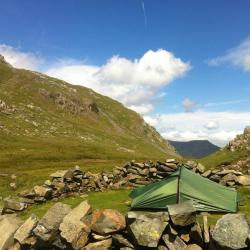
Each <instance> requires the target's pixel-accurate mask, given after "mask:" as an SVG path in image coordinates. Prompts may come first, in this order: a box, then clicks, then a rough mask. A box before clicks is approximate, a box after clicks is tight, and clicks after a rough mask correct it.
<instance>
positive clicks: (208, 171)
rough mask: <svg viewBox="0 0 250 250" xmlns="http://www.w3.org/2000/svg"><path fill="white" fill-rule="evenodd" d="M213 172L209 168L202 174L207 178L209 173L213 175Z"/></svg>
mask: <svg viewBox="0 0 250 250" xmlns="http://www.w3.org/2000/svg"><path fill="white" fill-rule="evenodd" d="M211 173H212V171H211V170H210V169H209V170H207V171H205V172H204V173H203V174H202V176H203V177H205V178H207V177H208V176H209V175H211Z"/></svg>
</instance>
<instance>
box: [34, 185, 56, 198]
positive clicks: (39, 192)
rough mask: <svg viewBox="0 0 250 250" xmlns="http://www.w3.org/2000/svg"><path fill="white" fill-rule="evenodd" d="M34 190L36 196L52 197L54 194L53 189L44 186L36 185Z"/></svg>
mask: <svg viewBox="0 0 250 250" xmlns="http://www.w3.org/2000/svg"><path fill="white" fill-rule="evenodd" d="M33 190H34V192H35V194H36V196H39V197H44V198H45V199H48V198H50V197H51V194H52V189H51V188H48V187H44V186H34V188H33Z"/></svg>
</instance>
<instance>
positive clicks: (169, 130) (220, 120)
mask: <svg viewBox="0 0 250 250" xmlns="http://www.w3.org/2000/svg"><path fill="white" fill-rule="evenodd" d="M144 118H145V120H146V121H147V122H148V123H150V124H151V125H154V126H155V127H156V128H157V130H158V131H159V132H160V133H161V134H162V135H163V136H164V137H165V138H167V139H170V140H177V141H189V140H201V139H208V140H210V141H211V142H213V143H215V144H217V145H220V146H222V145H225V144H226V143H227V142H228V141H229V140H231V139H233V138H234V137H235V136H236V135H237V134H240V133H242V131H243V129H244V128H245V127H246V126H247V125H249V124H250V112H237V113H236V112H205V111H197V112H193V113H175V114H162V115H154V116H145V117H144ZM212 127H213V129H212ZM208 128H210V129H208Z"/></svg>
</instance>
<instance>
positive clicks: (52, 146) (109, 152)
mask: <svg viewBox="0 0 250 250" xmlns="http://www.w3.org/2000/svg"><path fill="white" fill-rule="evenodd" d="M0 104H1V106H0V174H15V175H16V176H17V190H16V191H15V192H13V191H11V190H10V188H9V183H10V178H9V177H1V175H0V197H6V196H9V195H12V196H14V195H16V194H17V193H19V192H20V191H23V190H25V189H30V188H32V187H33V186H34V185H38V184H41V183H43V182H44V181H45V180H46V179H47V178H48V177H49V174H50V173H52V172H55V171H56V170H58V169H65V168H67V169H68V168H71V167H74V166H75V165H79V166H80V167H81V168H82V169H83V170H84V171H91V172H96V171H98V172H100V171H102V170H110V169H112V168H114V166H115V165H121V164H122V163H123V162H125V161H127V160H131V159H136V160H147V159H152V160H154V159H165V158H166V157H168V156H171V157H172V156H177V155H176V154H175V152H174V150H173V148H172V147H171V146H169V145H168V144H167V142H166V141H165V140H164V139H163V138H162V137H161V136H160V135H159V134H158V133H157V131H156V130H155V129H154V128H153V127H151V126H149V125H148V124H146V123H145V122H144V120H143V119H142V118H141V116H139V115H138V114H137V113H136V112H134V111H132V110H129V109H127V108H125V107H124V106H123V105H122V104H121V103H119V102H117V101H114V100H112V99H110V98H108V97H105V96H102V95H100V94H98V93H96V92H94V91H92V90H91V89H88V88H85V87H81V86H76V85H70V84H68V83H66V82H64V81H60V80H58V79H55V78H51V77H48V76H46V75H42V74H40V73H36V72H31V71H27V70H20V69H15V68H12V67H10V66H9V65H8V64H6V63H4V62H2V61H1V62H0ZM0 203H1V201H0Z"/></svg>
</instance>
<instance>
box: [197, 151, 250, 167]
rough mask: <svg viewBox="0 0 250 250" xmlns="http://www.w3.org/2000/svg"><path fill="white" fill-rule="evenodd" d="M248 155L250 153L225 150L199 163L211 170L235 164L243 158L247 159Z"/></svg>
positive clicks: (200, 160)
mask: <svg viewBox="0 0 250 250" xmlns="http://www.w3.org/2000/svg"><path fill="white" fill-rule="evenodd" d="M247 154H249V152H247V151H244V150H242V151H235V152H231V151H229V150H227V149H223V150H220V151H217V152H216V153H214V154H211V155H209V156H207V157H204V158H202V159H199V162H200V163H202V164H203V165H204V166H205V167H206V168H207V169H209V168H214V167H216V166H218V165H221V164H226V165H228V164H230V163H233V162H234V161H237V160H239V159H241V158H242V157H245V156H246V155H247Z"/></svg>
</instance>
